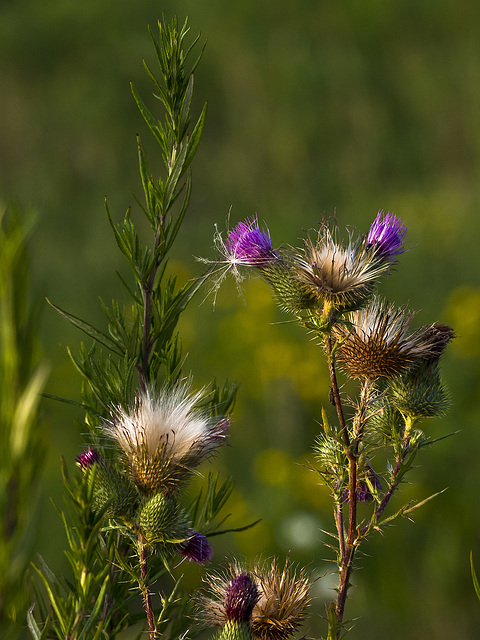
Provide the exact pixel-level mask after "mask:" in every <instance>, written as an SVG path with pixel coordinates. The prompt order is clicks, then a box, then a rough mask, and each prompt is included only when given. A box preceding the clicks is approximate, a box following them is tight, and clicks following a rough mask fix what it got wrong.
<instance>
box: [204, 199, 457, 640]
mask: <svg viewBox="0 0 480 640" xmlns="http://www.w3.org/2000/svg"><path fill="white" fill-rule="evenodd" d="M406 233H407V228H406V225H405V224H404V223H403V222H402V221H401V220H400V219H399V218H398V217H397V216H395V215H394V214H391V213H384V212H383V211H379V212H378V214H377V216H376V218H375V219H374V221H373V222H372V224H371V226H370V229H369V230H368V232H367V233H365V234H361V233H355V232H352V231H350V232H348V233H347V237H346V239H342V238H341V237H340V235H341V234H340V231H339V229H338V227H337V226H336V224H329V223H328V222H324V223H322V224H321V226H320V228H319V229H318V230H317V231H316V232H314V233H312V234H310V235H308V236H307V237H306V239H305V241H304V243H303V246H302V247H300V248H295V247H289V246H283V247H279V248H274V247H273V245H272V242H271V235H270V231H269V229H268V227H267V226H266V225H265V224H263V226H261V225H260V224H259V221H258V218H257V217H256V216H255V217H252V218H249V219H247V220H245V221H243V222H240V223H238V224H237V225H236V226H234V227H233V229H231V230H229V231H228V232H227V235H226V237H225V239H223V237H222V234H221V233H220V232H219V231H218V230H217V232H216V234H215V239H214V242H215V246H216V247H217V249H218V250H219V253H220V257H219V258H218V259H217V261H214V264H215V263H216V268H213V269H212V271H213V273H212V278H216V279H214V281H213V288H214V289H216V288H218V286H219V284H220V282H221V281H222V280H223V279H224V277H225V275H226V274H227V273H229V272H231V273H232V274H233V275H234V277H235V278H236V280H237V281H241V280H242V279H243V278H244V277H245V274H246V273H250V274H251V275H256V276H259V277H261V278H263V280H264V281H265V282H266V283H267V284H268V285H269V287H270V289H271V291H272V295H273V297H274V299H275V300H276V302H277V303H278V305H279V306H280V308H281V309H282V310H283V311H285V312H288V313H290V314H291V315H293V317H294V319H295V321H296V322H297V323H298V324H300V325H301V326H302V327H303V328H304V329H306V330H307V332H308V333H309V335H310V336H311V337H313V339H314V341H315V342H317V343H319V344H321V345H323V350H324V354H325V358H326V366H327V368H328V374H329V380H330V390H329V397H330V401H331V404H332V406H333V409H334V417H332V416H329V415H328V412H327V411H326V410H325V409H323V410H322V422H321V426H322V430H321V432H320V433H319V434H318V437H317V439H316V441H315V444H314V447H313V453H314V459H315V463H314V464H312V465H311V470H312V471H313V472H314V473H315V474H317V475H318V476H319V478H320V479H321V481H322V483H323V484H324V485H326V487H327V488H328V490H329V492H330V495H331V500H332V511H333V520H334V523H335V532H334V533H332V539H333V540H334V541H335V544H332V545H331V547H332V548H333V549H334V552H335V559H334V562H335V563H336V567H337V574H338V587H337V590H336V593H337V597H336V599H335V601H333V602H331V603H330V604H329V605H328V607H327V616H326V617H327V620H328V632H327V638H328V640H337V639H338V638H340V636H341V635H342V634H343V633H344V632H345V630H346V628H347V627H346V623H345V620H344V618H345V607H346V601H347V594H349V593H350V588H351V576H352V572H353V571H354V569H355V559H356V556H357V554H358V550H359V548H360V546H361V544H362V543H363V542H364V541H365V540H366V538H367V537H368V536H370V535H371V534H372V532H374V531H384V530H385V529H386V528H387V525H389V524H390V523H391V522H392V521H393V520H394V519H396V518H399V517H407V518H408V517H410V516H411V514H413V512H414V511H415V510H416V509H418V508H419V507H420V506H421V505H422V504H423V503H425V502H426V501H427V500H429V499H430V498H431V497H433V496H430V497H427V498H425V499H424V500H422V501H420V502H417V503H409V504H405V505H403V506H401V507H400V508H397V510H396V511H394V512H393V513H390V514H388V511H387V508H389V507H390V504H391V501H392V498H393V496H394V494H395V493H396V492H397V489H398V487H399V485H400V484H401V483H402V482H404V481H405V478H406V476H407V474H409V473H410V471H411V470H412V468H413V465H414V461H415V458H416V455H417V453H418V451H419V450H420V449H422V448H424V447H425V446H426V445H430V444H432V443H433V442H434V441H435V439H433V438H431V437H429V436H428V435H426V434H425V433H424V432H423V431H422V430H421V428H420V424H421V422H422V421H423V420H424V419H426V418H432V417H437V416H439V415H441V414H442V413H443V412H444V411H445V410H446V408H447V407H448V393H447V390H446V388H445V385H444V383H443V381H442V378H441V373H440V358H441V356H442V353H443V352H444V350H445V348H446V346H447V344H448V342H449V341H450V340H451V339H452V338H453V337H454V331H453V329H452V328H451V327H449V326H447V325H443V324H440V323H433V324H430V325H425V326H420V327H417V328H413V326H412V325H413V321H414V318H415V313H414V312H413V311H410V310H409V309H408V308H407V307H406V306H403V307H396V306H395V305H393V304H391V303H389V302H387V301H386V300H384V299H383V298H382V297H380V296H379V294H378V287H377V285H378V283H379V281H380V280H381V278H382V277H385V276H388V275H389V274H391V273H392V271H393V267H394V266H396V263H397V262H398V259H399V256H400V255H401V254H403V253H404V252H405V250H406V248H405V237H406ZM206 262H209V261H208V260H206ZM342 376H344V378H345V381H347V380H351V381H352V382H354V383H355V384H356V387H357V393H356V395H355V396H347V395H346V392H345V391H344V390H343V389H344V388H345V385H344V381H342V380H341V377H342ZM350 387H351V385H350V386H348V387H347V388H348V389H350ZM435 495H437V494H435ZM359 503H364V506H363V507H362V509H361V510H360V509H359V506H358V505H359ZM329 546H330V545H329ZM252 628H253V627H252V625H250V630H251V629H252Z"/></svg>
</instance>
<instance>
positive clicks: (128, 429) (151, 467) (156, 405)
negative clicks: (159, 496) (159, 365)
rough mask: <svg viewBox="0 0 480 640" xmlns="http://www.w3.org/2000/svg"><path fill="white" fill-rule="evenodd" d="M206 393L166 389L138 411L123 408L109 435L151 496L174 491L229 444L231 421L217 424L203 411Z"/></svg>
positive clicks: (145, 399) (144, 398)
mask: <svg viewBox="0 0 480 640" xmlns="http://www.w3.org/2000/svg"><path fill="white" fill-rule="evenodd" d="M202 395H203V394H202V391H200V392H198V393H195V394H191V393H190V386H189V385H188V384H185V383H181V384H178V385H177V386H176V387H174V388H171V389H167V388H164V389H163V390H162V391H161V392H160V394H159V395H158V396H157V397H153V394H152V392H150V391H146V392H144V393H141V394H139V395H138V396H137V398H136V401H135V405H134V407H133V408H132V409H131V410H130V411H127V410H124V409H123V407H117V408H116V409H115V410H114V411H113V412H112V416H113V420H112V421H111V422H110V423H108V424H107V425H106V426H105V431H106V433H107V434H108V435H109V436H110V437H111V438H113V439H114V440H115V441H116V442H117V444H118V445H119V446H120V448H121V450H122V453H123V459H124V463H125V465H126V467H127V469H128V470H129V471H130V475H131V477H132V480H133V481H134V482H135V484H136V485H137V486H138V487H139V489H140V490H141V491H142V492H143V493H145V494H151V493H154V492H156V491H164V492H166V493H168V492H170V491H174V490H175V489H176V488H178V487H179V486H180V485H181V484H183V482H184V481H185V480H186V478H187V477H188V475H189V474H190V472H191V471H192V469H194V468H195V467H197V466H198V465H199V464H200V463H201V462H203V461H204V460H205V459H206V458H208V457H209V456H210V455H211V454H212V453H213V452H214V451H215V450H216V449H217V448H218V447H219V446H221V445H223V444H225V441H226V438H227V435H228V429H229V420H228V418H225V419H222V420H220V421H217V420H216V419H212V417H211V416H210V415H209V414H208V412H206V411H205V410H203V409H200V408H198V403H199V401H200V400H201V398H202Z"/></svg>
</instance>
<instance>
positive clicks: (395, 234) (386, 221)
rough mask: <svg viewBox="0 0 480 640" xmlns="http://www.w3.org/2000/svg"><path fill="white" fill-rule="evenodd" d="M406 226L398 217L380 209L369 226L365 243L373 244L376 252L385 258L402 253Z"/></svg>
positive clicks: (389, 258) (388, 258)
mask: <svg viewBox="0 0 480 640" xmlns="http://www.w3.org/2000/svg"><path fill="white" fill-rule="evenodd" d="M406 233H407V227H406V226H405V225H404V224H403V223H402V221H401V220H400V218H397V216H395V215H393V214H391V213H385V212H384V211H382V210H380V211H379V212H378V214H377V217H376V218H375V220H374V221H373V223H372V226H371V227H370V231H369V233H368V237H367V244H369V245H373V246H374V247H375V248H376V250H377V251H378V253H379V254H380V255H381V256H382V257H383V258H386V259H387V260H391V259H392V258H393V259H394V257H395V256H398V255H400V254H401V253H404V251H405V248H404V246H403V239H404V237H405V235H406Z"/></svg>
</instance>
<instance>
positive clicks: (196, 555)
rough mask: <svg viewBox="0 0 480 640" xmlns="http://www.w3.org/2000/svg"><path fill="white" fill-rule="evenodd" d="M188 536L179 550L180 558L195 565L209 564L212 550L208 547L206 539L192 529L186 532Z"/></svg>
mask: <svg viewBox="0 0 480 640" xmlns="http://www.w3.org/2000/svg"><path fill="white" fill-rule="evenodd" d="M188 536H189V537H188V539H187V541H186V542H185V544H184V545H182V547H181V549H180V553H181V554H182V556H184V557H185V558H188V560H190V562H192V561H193V562H196V563H197V564H204V563H205V562H210V560H211V559H212V556H213V549H212V547H211V546H210V545H209V543H208V540H207V539H206V537H205V536H204V535H203V534H201V533H200V532H199V531H195V530H194V529H189V530H188Z"/></svg>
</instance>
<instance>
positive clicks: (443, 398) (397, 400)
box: [390, 360, 449, 420]
mask: <svg viewBox="0 0 480 640" xmlns="http://www.w3.org/2000/svg"><path fill="white" fill-rule="evenodd" d="M390 397H391V402H392V404H393V406H394V407H395V408H396V409H397V410H398V411H400V413H401V414H402V415H403V416H405V417H408V418H410V419H411V420H418V419H420V418H434V417H436V416H441V415H443V414H444V413H445V411H446V409H447V408H448V404H449V395H448V392H447V389H446V387H445V385H444V384H443V382H442V380H441V376H440V369H439V364H438V362H437V361H434V362H431V361H430V362H429V361H427V360H426V361H423V362H421V363H420V364H417V365H416V366H414V367H412V368H411V369H410V370H408V371H407V372H406V373H405V374H404V375H402V376H400V377H399V378H398V379H395V380H394V381H392V384H391V386H390Z"/></svg>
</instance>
